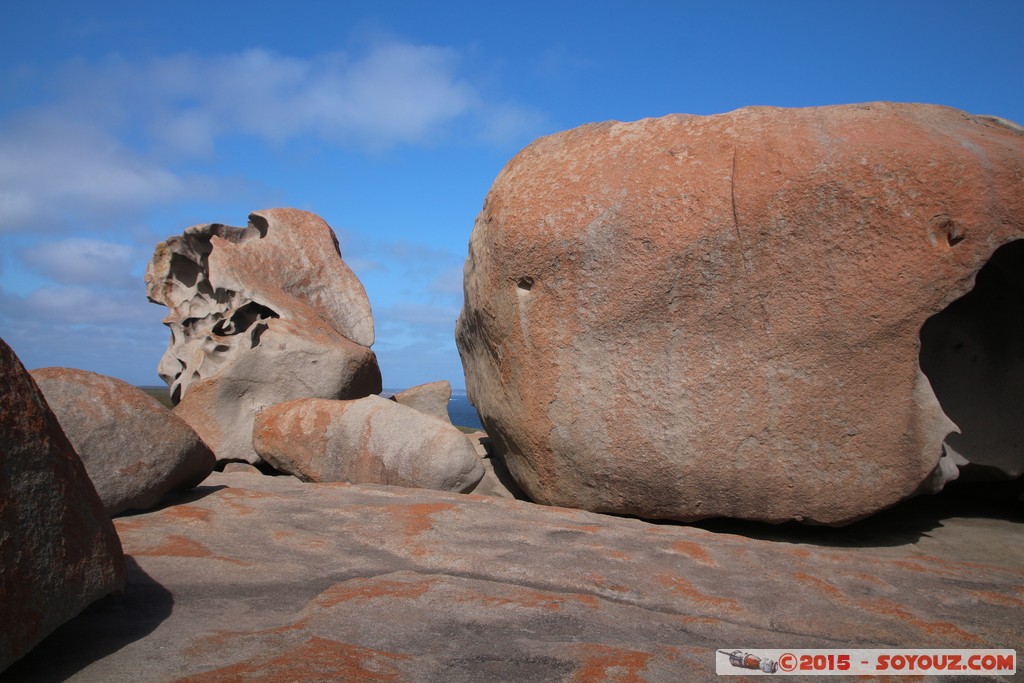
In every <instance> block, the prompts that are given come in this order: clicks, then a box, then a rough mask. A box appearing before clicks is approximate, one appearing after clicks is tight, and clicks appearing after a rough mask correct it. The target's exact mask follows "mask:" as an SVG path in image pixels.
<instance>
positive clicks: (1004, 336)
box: [920, 240, 1024, 476]
mask: <svg viewBox="0 0 1024 683" xmlns="http://www.w3.org/2000/svg"><path fill="white" fill-rule="evenodd" d="M920 362H921V370H922V371H923V372H924V374H925V375H926V376H927V377H928V380H929V381H930V382H931V385H932V390H933V391H934V392H935V396H936V398H938V400H939V404H940V405H941V406H942V410H943V411H945V413H946V415H948V416H949V418H950V419H951V420H953V421H954V422H955V423H956V424H957V426H958V427H959V428H960V434H956V433H953V434H950V435H949V436H947V437H946V445H947V446H948V447H950V448H951V449H952V450H954V451H956V452H957V453H959V454H960V455H962V456H963V457H965V458H966V459H967V460H969V461H970V462H971V464H972V465H980V466H982V467H984V468H998V469H999V470H1002V471H1003V472H1005V473H1008V474H1010V475H1011V476H1017V475H1019V474H1020V473H1021V471H1022V470H1024V448H1022V447H1024V240H1016V241H1014V242H1010V243H1008V244H1005V245H1003V246H1002V247H1000V248H999V249H997V250H996V251H995V253H994V254H992V257H991V258H990V259H989V261H988V263H986V264H985V265H984V267H982V269H981V270H980V271H978V275H977V277H976V278H975V284H974V289H972V290H971V291H970V292H968V293H967V294H965V295H964V296H962V297H960V298H959V299H957V300H956V301H954V302H953V303H951V304H950V305H949V306H947V307H946V308H945V309H944V310H942V311H940V312H938V313H936V314H935V315H933V316H932V317H930V318H928V320H926V321H925V323H924V325H923V326H922V327H921V355H920Z"/></svg>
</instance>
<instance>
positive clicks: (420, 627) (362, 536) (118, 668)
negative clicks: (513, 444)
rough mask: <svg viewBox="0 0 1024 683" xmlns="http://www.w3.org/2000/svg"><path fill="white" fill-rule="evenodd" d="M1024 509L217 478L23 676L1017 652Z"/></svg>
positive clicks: (659, 664)
mask: <svg viewBox="0 0 1024 683" xmlns="http://www.w3.org/2000/svg"><path fill="white" fill-rule="evenodd" d="M979 506H981V507H979ZM1022 523H1024V519H1022V518H1021V515H1020V510H1019V507H1016V503H1014V504H1013V505H1012V506H1011V507H1009V508H1006V507H1004V506H1002V504H999V505H996V504H995V502H994V500H993V499H992V497H991V496H990V495H988V494H987V493H986V494H984V495H983V496H982V497H981V498H979V499H977V500H975V499H967V498H964V499H958V498H951V497H949V494H948V492H944V493H943V494H942V495H941V496H937V497H934V498H932V497H924V498H918V499H915V500H913V501H910V502H908V503H905V504H903V505H902V506H900V507H898V508H895V509H893V510H889V511H887V512H885V513H882V514H881V515H879V516H878V517H877V518H874V519H870V520H866V521H864V522H860V523H858V524H855V525H852V526H850V527H848V528H845V529H829V528H808V527H801V526H798V525H784V526H782V527H772V526H766V525H756V524H750V523H746V524H742V523H738V522H731V523H726V522H722V523H720V524H718V525H717V526H716V525H712V524H707V525H705V526H706V527H707V528H698V527H687V526H673V525H667V524H651V523H648V522H643V521H639V520H635V519H624V518H619V517H611V516H605V515H600V514H594V513H589V512H583V511H578V510H568V509H564V508H557V507H548V506H538V505H532V504H529V503H523V502H519V501H508V500H498V499H495V498H484V497H480V496H475V495H459V494H451V493H443V492H436V491H428V490H425V489H405V488H395V487H383V486H368V485H349V484H308V483H303V482H299V481H296V480H295V479H293V478H291V477H257V476H252V475H248V474H232V475H227V474H221V473H215V474H213V475H211V477H210V478H209V480H208V481H207V482H206V483H205V484H204V485H203V486H202V487H200V488H198V489H195V490H193V491H192V492H189V493H187V494H185V495H184V496H182V498H181V499H180V502H179V504H177V505H173V506H168V507H165V508H163V509H161V510H154V511H151V512H146V513H143V514H139V515H135V516H132V517H120V518H118V519H116V520H115V524H116V525H117V529H118V533H119V534H120V535H121V539H122V542H123V543H124V546H125V549H126V552H127V553H128V554H129V556H130V558H131V562H130V571H129V582H128V588H127V590H126V592H125V594H124V595H122V596H120V597H117V598H114V599H111V600H108V601H105V602H104V603H102V604H100V605H98V606H97V608H95V609H93V610H90V611H89V612H88V613H87V614H84V615H82V616H81V617H79V618H78V619H76V620H74V621H73V622H71V623H70V624H68V625H67V626H66V627H65V628H64V629H61V631H59V632H58V633H57V634H55V636H54V637H52V638H50V639H48V640H47V641H46V642H44V643H43V644H42V645H41V646H40V648H38V650H37V651H36V652H34V653H33V654H32V655H31V656H30V657H29V658H28V659H27V660H26V661H24V662H23V663H22V664H21V665H20V666H19V667H18V668H17V669H16V670H14V671H12V672H11V678H10V680H11V681H18V682H19V683H20V682H21V681H40V680H69V681H83V682H84V681H89V682H91V681H102V682H103V683H120V682H122V681H123V682H125V683H129V682H130V683H164V682H167V681H179V680H189V681H226V680H233V681H234V680H288V681H298V680H365V679H370V680H388V679H392V680H417V681H421V680H437V681H441V680H444V681H459V682H461V681H474V682H476V681H506V680H520V681H550V680H580V681H590V680H645V681H665V682H668V681H679V680H710V679H712V678H713V677H714V671H715V656H716V655H715V652H716V650H718V649H722V648H743V647H751V648H752V647H765V648H837V647H841V648H854V647H859V648H877V647H892V648H905V647H913V648H926V647H937V648H975V647H1003V648H1015V649H1016V650H1017V651H1018V652H1021V649H1022V647H1024V634H1022V632H1021V630H1020V627H1019V622H1020V610H1021V608H1022V607H1024V600H1022V596H1021V594H1020V581H1021V576H1022V569H1024V547H1022V546H1021V544H1020V543H1019V539H1020V534H1021V532H1022V530H1024V529H1022ZM172 605H173V609H172ZM978 680H983V679H978Z"/></svg>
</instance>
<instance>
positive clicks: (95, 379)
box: [31, 368, 216, 515]
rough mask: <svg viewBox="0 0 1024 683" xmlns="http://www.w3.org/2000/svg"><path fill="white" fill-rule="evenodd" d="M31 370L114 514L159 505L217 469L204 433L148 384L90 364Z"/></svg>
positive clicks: (97, 488) (109, 510) (93, 481)
mask: <svg viewBox="0 0 1024 683" xmlns="http://www.w3.org/2000/svg"><path fill="white" fill-rule="evenodd" d="M31 374H32V378H33V379H34V380H35V381H36V384H37V385H39V388H40V390H41V391H42V392H43V395H44V396H45V397H46V402H47V403H48V404H49V405H50V408H51V409H52V410H53V412H54V414H55V415H56V416H57V420H58V421H59V422H60V426H61V428H62V429H63V430H64V433H65V434H66V435H67V437H68V439H69V440H70V441H71V445H72V446H74V448H75V451H76V452H77V453H78V456H79V457H80V458H81V459H82V463H83V464H84V465H85V469H86V472H88V473H89V478H90V479H91V480H92V483H93V485H94V486H95V487H96V492H97V493H99V496H100V500H101V501H103V505H104V507H106V509H107V512H108V513H110V514H111V515H116V514H117V513H119V512H123V511H125V510H130V509H136V510H144V509H147V508H150V507H153V506H154V505H156V504H157V502H158V501H159V500H160V499H161V498H162V497H163V496H164V495H165V494H167V493H169V492H171V491H180V490H184V489H190V488H192V487H193V486H195V485H196V484H198V483H199V482H201V481H202V480H203V479H206V477H207V476H209V474H210V472H212V471H213V466H214V465H215V464H216V463H215V460H214V457H213V452H212V451H211V450H210V449H209V448H208V447H207V446H206V444H204V443H203V441H202V440H201V439H200V438H199V435H197V434H196V433H195V431H194V430H193V429H192V428H191V427H189V426H188V425H187V424H186V423H185V422H184V420H182V419H181V418H180V417H178V416H177V415H175V414H174V413H172V412H171V411H170V410H168V409H167V408H165V407H164V406H163V405H161V404H160V402H159V401H157V400H156V399H155V398H153V397H152V396H149V395H148V394H146V393H145V392H144V391H142V390H141V389H139V388H137V387H133V386H132V385H130V384H128V383H126V382H122V381H121V380H119V379H114V378H113V377H106V376H104V375H98V374H96V373H94V372H86V371H85V370H73V369H70V368H42V369H39V370H33V371H32V373H31Z"/></svg>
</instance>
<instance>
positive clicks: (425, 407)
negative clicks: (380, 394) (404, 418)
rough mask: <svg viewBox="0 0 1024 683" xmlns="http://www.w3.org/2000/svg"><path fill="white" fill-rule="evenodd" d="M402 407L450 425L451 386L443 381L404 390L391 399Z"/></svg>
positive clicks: (446, 381)
mask: <svg viewBox="0 0 1024 683" xmlns="http://www.w3.org/2000/svg"><path fill="white" fill-rule="evenodd" d="M391 398H392V399H393V400H395V401H397V402H398V403H401V404H402V405H403V406H409V407H410V408H415V409H416V410H418V411H420V412H421V413H426V414H427V415H432V416H434V417H436V418H439V419H442V420H444V421H445V422H447V423H448V424H451V422H452V420H451V417H450V416H449V415H448V402H449V401H450V400H451V398H452V385H451V383H450V382H449V381H448V380H446V379H444V380H441V381H439V382H429V383H427V384H420V385H419V386H415V387H412V388H410V389H406V390H405V391H401V392H399V393H397V394H395V395H394V396H392V397H391Z"/></svg>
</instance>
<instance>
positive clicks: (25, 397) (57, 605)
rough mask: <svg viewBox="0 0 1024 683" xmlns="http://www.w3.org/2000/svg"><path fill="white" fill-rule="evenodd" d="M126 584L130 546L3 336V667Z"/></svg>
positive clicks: (0, 585) (0, 509)
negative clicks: (127, 548) (126, 548)
mask: <svg viewBox="0 0 1024 683" xmlns="http://www.w3.org/2000/svg"><path fill="white" fill-rule="evenodd" d="M123 584H124V557H123V555H122V554H121V544H120V543H119V541H118V538H117V533H116V532H115V531H114V526H113V524H112V523H111V521H110V517H109V515H107V513H106V511H105V510H104V509H103V505H102V503H100V499H99V496H98V495H96V489H95V488H94V487H93V485H92V483H91V482H90V481H89V477H88V475H87V474H86V472H85V467H83V466H82V461H81V460H79V458H78V456H77V455H76V454H75V451H74V449H73V448H72V446H71V443H70V442H69V441H68V439H67V437H66V436H65V435H64V432H63V431H61V428H60V425H59V424H58V423H57V418H56V417H54V415H53V413H52V412H51V411H50V408H49V406H47V404H46V400H45V399H44V398H43V394H42V393H41V392H40V391H39V388H38V387H37V386H36V384H35V382H33V381H32V377H31V376H30V375H29V374H28V372H26V370H25V368H24V366H23V365H22V364H21V361H19V360H18V358H17V356H15V355H14V352H13V351H12V350H11V348H10V347H9V346H7V344H6V342H4V341H3V340H2V339H0V671H3V670H4V669H6V668H7V667H8V666H9V665H10V664H11V662H13V661H15V660H16V659H18V658H19V657H21V656H22V655H24V654H25V653H26V652H28V651H29V650H31V649H32V647H33V646H35V645H36V643H38V642H39V641H40V640H42V639H43V638H44V637H45V636H46V635H48V634H49V633H50V632H52V631H53V630H54V629H55V628H57V627H58V626H60V625H61V624H62V623H64V622H65V621H67V620H68V619H70V618H71V617H73V616H75V615H76V614H78V613H79V612H81V611H82V610H83V609H84V608H85V607H87V606H88V605H89V604H90V603H92V602H93V601H95V600H96V599H98V598H101V597H103V596H104V595H107V594H108V593H111V592H113V591H116V590H120V589H121V587H122V586H123Z"/></svg>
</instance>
